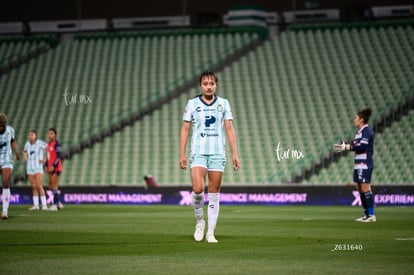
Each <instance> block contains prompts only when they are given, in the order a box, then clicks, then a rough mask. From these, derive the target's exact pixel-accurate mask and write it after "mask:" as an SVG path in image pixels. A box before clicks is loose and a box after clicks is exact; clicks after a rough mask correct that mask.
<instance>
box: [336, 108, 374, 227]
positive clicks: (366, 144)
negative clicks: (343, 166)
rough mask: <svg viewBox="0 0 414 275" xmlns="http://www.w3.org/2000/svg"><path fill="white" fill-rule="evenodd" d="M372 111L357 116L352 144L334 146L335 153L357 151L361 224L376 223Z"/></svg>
mask: <svg viewBox="0 0 414 275" xmlns="http://www.w3.org/2000/svg"><path fill="white" fill-rule="evenodd" d="M371 113H372V110H371V109H369V108H367V109H364V110H362V111H360V112H358V113H357V114H356V115H355V118H354V125H355V126H356V127H357V128H358V132H357V133H356V135H355V138H354V140H353V141H352V143H351V144H348V143H345V142H343V141H342V142H340V143H337V144H335V145H334V151H335V152H342V151H345V150H347V151H355V163H354V182H355V183H356V185H357V190H358V192H359V195H360V198H361V203H362V207H363V208H364V215H363V216H362V217H361V218H358V219H356V221H359V222H375V221H376V217H375V214H374V194H373V193H372V190H371V184H370V183H371V175H372V171H373V169H374V161H373V159H372V156H373V155H374V132H373V131H372V129H371V128H370V127H368V124H367V123H368V120H369V118H370V116H371Z"/></svg>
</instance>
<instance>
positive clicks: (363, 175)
mask: <svg viewBox="0 0 414 275" xmlns="http://www.w3.org/2000/svg"><path fill="white" fill-rule="evenodd" d="M372 170H373V169H372V168H371V169H354V182H355V183H371V175H372Z"/></svg>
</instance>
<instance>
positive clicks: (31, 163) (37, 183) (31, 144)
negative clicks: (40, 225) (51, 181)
mask: <svg viewBox="0 0 414 275" xmlns="http://www.w3.org/2000/svg"><path fill="white" fill-rule="evenodd" d="M46 146H47V144H46V143H45V142H44V141H42V140H39V139H37V133H36V131H35V130H30V131H29V135H28V141H27V142H26V144H25V145H24V150H23V158H24V161H25V162H26V173H27V175H28V177H29V182H30V185H31V186H32V194H33V206H32V207H30V208H29V210H39V209H40V208H39V196H40V201H41V203H42V210H47V205H46V195H45V190H44V189H43V164H44V163H45V162H46V154H45V153H44V151H45V149H46Z"/></svg>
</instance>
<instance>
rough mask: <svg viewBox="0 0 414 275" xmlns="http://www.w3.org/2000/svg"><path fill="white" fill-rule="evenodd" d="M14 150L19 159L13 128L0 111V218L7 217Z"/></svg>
mask: <svg viewBox="0 0 414 275" xmlns="http://www.w3.org/2000/svg"><path fill="white" fill-rule="evenodd" d="M12 151H13V152H14V154H15V156H16V159H17V160H19V159H20V155H19V152H18V150H17V142H16V138H15V136H14V129H13V127H11V126H8V125H7V116H6V115H5V114H2V113H0V174H1V178H2V185H3V190H2V196H1V197H2V200H3V211H2V214H1V218H2V219H3V220H6V219H8V218H9V214H8V210H9V203H10V184H11V178H12V172H13V155H12Z"/></svg>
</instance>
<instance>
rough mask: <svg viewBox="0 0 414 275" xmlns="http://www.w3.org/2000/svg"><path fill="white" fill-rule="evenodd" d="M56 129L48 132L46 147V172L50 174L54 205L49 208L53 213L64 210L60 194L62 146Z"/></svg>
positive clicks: (50, 187) (49, 180)
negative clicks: (57, 137)
mask: <svg viewBox="0 0 414 275" xmlns="http://www.w3.org/2000/svg"><path fill="white" fill-rule="evenodd" d="M56 134H57V132H56V129H54V128H50V129H49V130H48V131H47V138H48V141H49V142H48V144H47V147H46V151H47V160H46V163H45V170H46V172H47V173H48V185H49V189H50V190H52V192H53V204H52V206H51V207H50V208H49V210H51V211H57V210H58V209H62V208H63V204H62V203H61V202H60V194H59V193H60V192H59V187H58V183H59V176H60V174H61V173H62V155H61V154H62V146H61V145H60V143H59V141H58V140H57V139H56Z"/></svg>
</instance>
